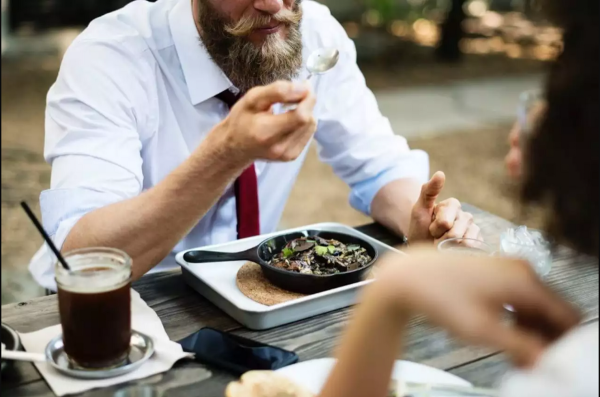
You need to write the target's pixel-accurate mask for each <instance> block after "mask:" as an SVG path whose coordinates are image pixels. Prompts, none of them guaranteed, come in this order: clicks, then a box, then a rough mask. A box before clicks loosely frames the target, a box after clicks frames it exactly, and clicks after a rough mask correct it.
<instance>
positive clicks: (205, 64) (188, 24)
mask: <svg viewBox="0 0 600 397" xmlns="http://www.w3.org/2000/svg"><path fill="white" fill-rule="evenodd" d="M169 25H170V28H171V32H172V35H173V42H174V43H175V48H176V50H177V55H178V57H179V62H180V63H181V68H182V69H183V75H184V77H185V81H186V85H187V88H188V91H189V95H190V99H191V101H192V104H194V105H197V104H199V103H200V102H204V101H206V100H207V99H209V98H212V97H214V96H215V95H217V94H219V93H220V92H223V91H225V90H226V89H228V88H230V87H231V86H232V84H231V81H230V80H229V79H228V78H227V76H225V74H224V73H223V71H222V70H221V68H219V67H218V66H217V64H215V63H214V61H213V60H212V58H211V57H210V55H209V54H208V52H207V51H206V48H205V47H204V46H203V45H202V42H201V40H200V35H199V34H198V29H196V24H195V23H194V17H193V15H192V1H191V0H179V1H177V4H175V6H174V7H173V9H172V10H171V12H170V14H169Z"/></svg>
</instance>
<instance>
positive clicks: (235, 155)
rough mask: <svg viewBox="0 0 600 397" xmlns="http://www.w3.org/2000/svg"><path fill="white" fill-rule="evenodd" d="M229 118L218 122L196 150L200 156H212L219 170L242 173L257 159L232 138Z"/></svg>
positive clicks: (212, 161)
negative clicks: (250, 155) (229, 130)
mask: <svg viewBox="0 0 600 397" xmlns="http://www.w3.org/2000/svg"><path fill="white" fill-rule="evenodd" d="M228 129H229V126H228V123H227V119H225V120H223V121H222V122H220V123H219V124H217V125H216V126H215V127H214V128H213V130H212V131H211V132H210V134H208V136H207V137H206V138H205V139H204V140H203V141H202V143H200V145H199V146H198V148H197V149H196V151H195V152H197V154H198V157H206V158H210V160H211V163H212V164H213V165H214V167H216V169H217V170H218V171H219V172H227V171H229V170H230V171H233V172H235V173H241V172H242V171H243V170H244V169H245V168H246V167H248V166H249V165H250V164H252V162H253V161H254V160H255V159H253V158H250V157H249V156H248V155H247V154H246V153H245V152H244V150H241V148H240V145H239V144H238V143H237V142H236V141H235V140H233V139H231V138H230V133H229V132H228Z"/></svg>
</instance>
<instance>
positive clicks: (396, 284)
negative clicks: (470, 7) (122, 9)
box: [320, 0, 600, 397]
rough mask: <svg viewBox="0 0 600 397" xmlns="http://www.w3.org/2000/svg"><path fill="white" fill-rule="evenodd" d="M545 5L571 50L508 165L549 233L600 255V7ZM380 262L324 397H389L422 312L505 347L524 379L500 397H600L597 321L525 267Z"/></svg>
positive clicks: (489, 262)
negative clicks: (395, 369) (508, 309)
mask: <svg viewBox="0 0 600 397" xmlns="http://www.w3.org/2000/svg"><path fill="white" fill-rule="evenodd" d="M545 5H546V9H547V11H548V12H549V15H551V16H552V17H554V19H555V21H556V22H557V23H558V24H559V25H560V26H561V27H562V28H564V51H563V52H562V54H561V55H560V56H559V58H558V59H557V60H556V61H555V62H554V63H553V64H552V66H551V70H550V74H549V76H548V78H547V80H546V85H545V93H544V95H545V108H544V110H543V111H542V113H541V114H540V117H539V119H538V122H537V126H536V128H535V130H534V131H533V132H532V135H531V136H529V137H524V136H523V135H521V134H520V133H519V131H518V129H517V130H514V131H513V132H512V133H511V151H510V154H509V155H508V156H507V166H508V168H509V170H510V172H511V174H513V175H520V180H521V184H522V191H521V201H522V202H523V203H524V204H538V205H541V206H542V208H544V209H545V210H546V220H547V225H546V231H547V232H548V233H549V234H550V235H551V236H552V237H553V238H555V239H556V241H558V242H560V243H562V244H565V245H568V246H570V247H572V248H574V249H575V250H577V251H579V252H580V253H582V254H587V255H591V256H594V257H596V258H597V257H598V248H599V247H598V244H599V242H598V238H599V233H598V217H599V213H598V207H599V204H600V198H599V197H598V189H599V186H598V182H599V178H598V177H599V165H600V164H599V162H598V143H599V140H598V136H599V134H600V123H599V106H600V101H599V93H600V83H599V76H598V70H599V66H600V65H599V62H598V58H599V56H600V46H599V35H598V26H599V25H598V1H597V0H580V1H576V2H572V1H568V0H554V1H550V0H548V1H547V4H545ZM525 138H526V139H525ZM521 148H523V149H521ZM382 262H383V263H382V268H383V269H382V271H381V272H380V273H378V280H377V281H376V282H375V283H374V284H372V285H371V286H370V287H369V288H368V290H366V291H365V296H364V297H363V299H362V301H361V302H362V303H361V304H360V306H359V307H358V308H357V313H356V314H355V318H354V320H353V321H352V323H351V324H350V327H349V329H348V331H347V333H346V335H345V336H344V338H343V340H342V343H341V347H340V349H339V352H338V355H337V356H338V358H339V361H338V364H337V365H336V366H335V368H334V370H333V372H332V374H331V376H330V378H329V380H328V382H327V384H326V386H325V388H324V390H323V391H322V393H321V394H320V397H342V396H343V397H366V396H369V397H384V396H386V395H387V394H386V393H387V390H388V383H389V376H390V373H391V371H392V366H393V363H394V360H395V359H396V358H397V357H398V352H400V351H401V349H402V345H403V344H402V341H403V339H404V338H405V336H406V327H407V324H408V322H409V320H410V319H411V318H412V317H413V316H415V315H417V314H421V315H425V316H426V317H427V318H428V319H429V320H430V321H431V322H432V323H434V324H437V325H439V326H441V327H444V328H446V329H447V330H449V331H450V332H451V333H453V334H454V335H455V336H456V337H458V338H460V339H462V340H463V341H465V342H467V343H471V344H475V345H483V346H487V347H491V348H494V349H498V350H503V351H504V352H505V353H506V354H507V355H508V357H509V358H510V359H512V361H513V362H514V364H515V365H516V366H517V367H520V368H521V369H522V371H516V372H515V373H512V374H511V375H510V376H508V377H507V378H505V379H504V381H503V382H502V384H501V385H500V395H501V396H502V397H525V396H526V397H592V396H598V360H599V357H598V354H599V345H598V338H599V334H598V323H597V322H594V323H592V324H587V325H583V326H581V327H576V326H577V325H578V324H579V321H580V317H579V314H578V313H577V310H576V309H575V308H574V307H572V306H571V305H570V304H568V303H567V302H565V301H564V300H563V299H561V298H560V297H559V296H557V295H556V294H555V293H553V292H552V291H551V290H549V288H548V287H546V286H545V285H544V284H543V283H542V282H541V281H540V280H539V279H538V277H537V276H536V275H535V273H534V271H533V269H531V267H530V266H529V265H528V264H527V263H524V262H521V261H518V260H513V259H508V258H482V257H459V256H455V255H446V256H443V257H442V256H440V255H439V254H437V253H434V252H429V251H428V250H424V251H423V250H416V251H415V252H413V253H412V255H410V256H408V257H397V256H393V257H392V256H390V257H387V258H384V259H383V261H382ZM574 266H577V264H574ZM504 304H509V305H511V306H513V307H514V309H515V311H516V313H515V321H513V322H512V323H510V324H509V323H506V322H504V321H502V318H503V315H504V313H505V311H504V309H503V305H504Z"/></svg>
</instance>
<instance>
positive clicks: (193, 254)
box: [183, 247, 260, 263]
mask: <svg viewBox="0 0 600 397" xmlns="http://www.w3.org/2000/svg"><path fill="white" fill-rule="evenodd" d="M183 260H184V261H186V262H188V263H207V262H234V261H251V262H255V263H260V259H259V258H258V254H257V247H254V248H250V249H248V250H246V251H241V252H215V251H201V250H196V251H188V252H186V253H185V254H183Z"/></svg>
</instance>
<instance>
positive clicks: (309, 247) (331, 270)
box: [269, 236, 372, 276]
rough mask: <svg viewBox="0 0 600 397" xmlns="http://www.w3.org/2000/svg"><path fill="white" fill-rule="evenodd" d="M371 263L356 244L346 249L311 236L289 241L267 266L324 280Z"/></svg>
mask: <svg viewBox="0 0 600 397" xmlns="http://www.w3.org/2000/svg"><path fill="white" fill-rule="evenodd" d="M269 249H270V248H269ZM371 260H372V258H371V256H370V255H369V254H368V253H367V250H366V249H365V248H364V247H361V246H360V245H358V244H348V245H346V244H344V243H342V242H340V241H338V240H334V239H330V240H326V239H324V238H321V237H319V236H313V237H300V238H297V239H294V240H292V241H290V242H289V243H287V244H286V245H285V247H284V248H283V249H282V250H281V252H279V253H277V254H275V255H274V256H273V258H272V259H271V261H270V262H269V264H270V265H271V266H275V267H278V268H281V269H285V270H288V271H291V272H296V273H303V274H314V275H317V276H326V275H330V274H336V273H343V272H348V271H351V270H356V269H359V268H361V267H364V266H365V265H367V264H369V262H371Z"/></svg>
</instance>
